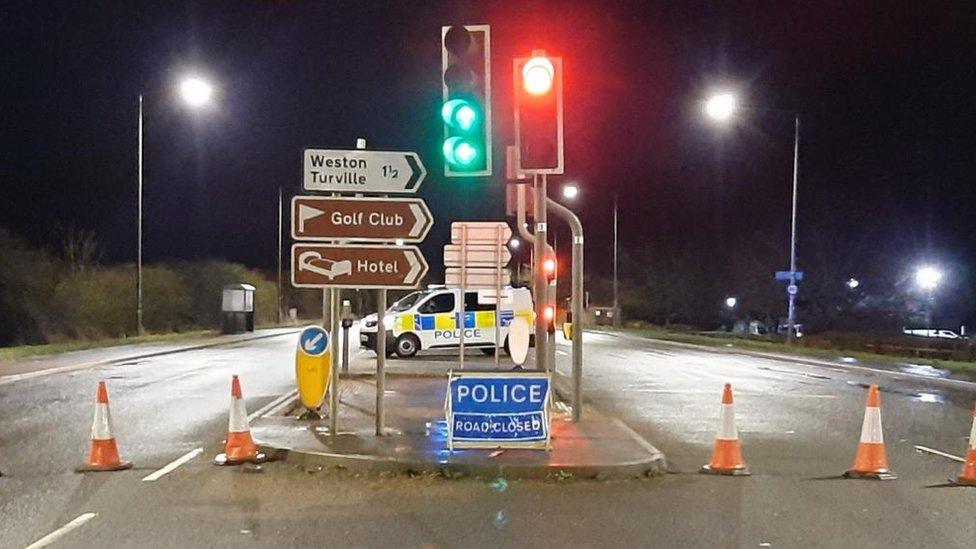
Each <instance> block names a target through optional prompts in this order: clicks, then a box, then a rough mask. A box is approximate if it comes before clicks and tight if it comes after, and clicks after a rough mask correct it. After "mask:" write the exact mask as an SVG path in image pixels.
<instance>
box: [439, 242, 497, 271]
mask: <svg viewBox="0 0 976 549" xmlns="http://www.w3.org/2000/svg"><path fill="white" fill-rule="evenodd" d="M498 249H499V246H497V245H495V244H468V245H467V246H466V247H464V248H463V249H462V248H461V245H460V244H445V245H444V266H445V267H460V266H461V259H462V255H463V259H464V264H465V266H466V267H469V268H470V267H492V268H494V267H497V265H498V259H499V253H498ZM500 255H501V264H502V266H504V265H506V264H508V262H509V261H511V259H512V253H511V252H509V251H508V246H501V254H500Z"/></svg>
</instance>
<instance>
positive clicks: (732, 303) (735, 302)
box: [725, 296, 739, 309]
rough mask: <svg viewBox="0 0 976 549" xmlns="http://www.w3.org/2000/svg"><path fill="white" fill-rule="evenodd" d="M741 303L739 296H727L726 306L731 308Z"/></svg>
mask: <svg viewBox="0 0 976 549" xmlns="http://www.w3.org/2000/svg"><path fill="white" fill-rule="evenodd" d="M738 304H739V298H737V297H732V296H730V297H727V298H725V306H726V307H727V308H729V309H735V306H736V305H738Z"/></svg>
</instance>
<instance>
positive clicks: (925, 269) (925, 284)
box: [915, 265, 942, 290]
mask: <svg viewBox="0 0 976 549" xmlns="http://www.w3.org/2000/svg"><path fill="white" fill-rule="evenodd" d="M940 282H942V271H940V270H939V269H937V268H935V267H933V266H931V265H923V266H921V267H919V268H918V269H917V270H916V271H915V283H916V284H918V286H919V287H920V288H922V289H923V290H934V289H935V288H936V287H937V286H938V285H939V283H940Z"/></svg>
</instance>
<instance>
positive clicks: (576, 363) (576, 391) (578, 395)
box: [546, 198, 583, 421]
mask: <svg viewBox="0 0 976 549" xmlns="http://www.w3.org/2000/svg"><path fill="white" fill-rule="evenodd" d="M546 203H547V204H548V205H549V206H550V207H551V208H552V212H553V213H554V214H556V215H558V216H559V217H561V218H563V219H564V220H566V222H567V223H569V228H570V230H572V232H573V265H572V269H573V281H572V288H571V289H572V295H571V298H570V299H571V302H572V303H571V305H570V308H571V310H572V312H573V320H572V326H573V337H572V340H573V349H572V353H573V421H579V420H580V419H582V417H583V224H582V223H580V220H579V217H577V216H576V214H574V213H573V212H572V211H571V210H570V209H569V208H567V207H565V206H563V205H562V204H560V203H558V202H556V201H555V200H552V199H548V198H547V199H546ZM553 365H554V366H555V363H554V364H553Z"/></svg>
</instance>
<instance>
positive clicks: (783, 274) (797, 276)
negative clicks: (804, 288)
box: [776, 271, 803, 282]
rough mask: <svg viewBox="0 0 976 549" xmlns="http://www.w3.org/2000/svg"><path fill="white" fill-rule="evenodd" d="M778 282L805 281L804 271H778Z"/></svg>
mask: <svg viewBox="0 0 976 549" xmlns="http://www.w3.org/2000/svg"><path fill="white" fill-rule="evenodd" d="M776 280H785V281H790V280H795V281H797V282H799V281H801V280H803V271H796V272H795V273H794V272H790V271H776Z"/></svg>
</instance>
